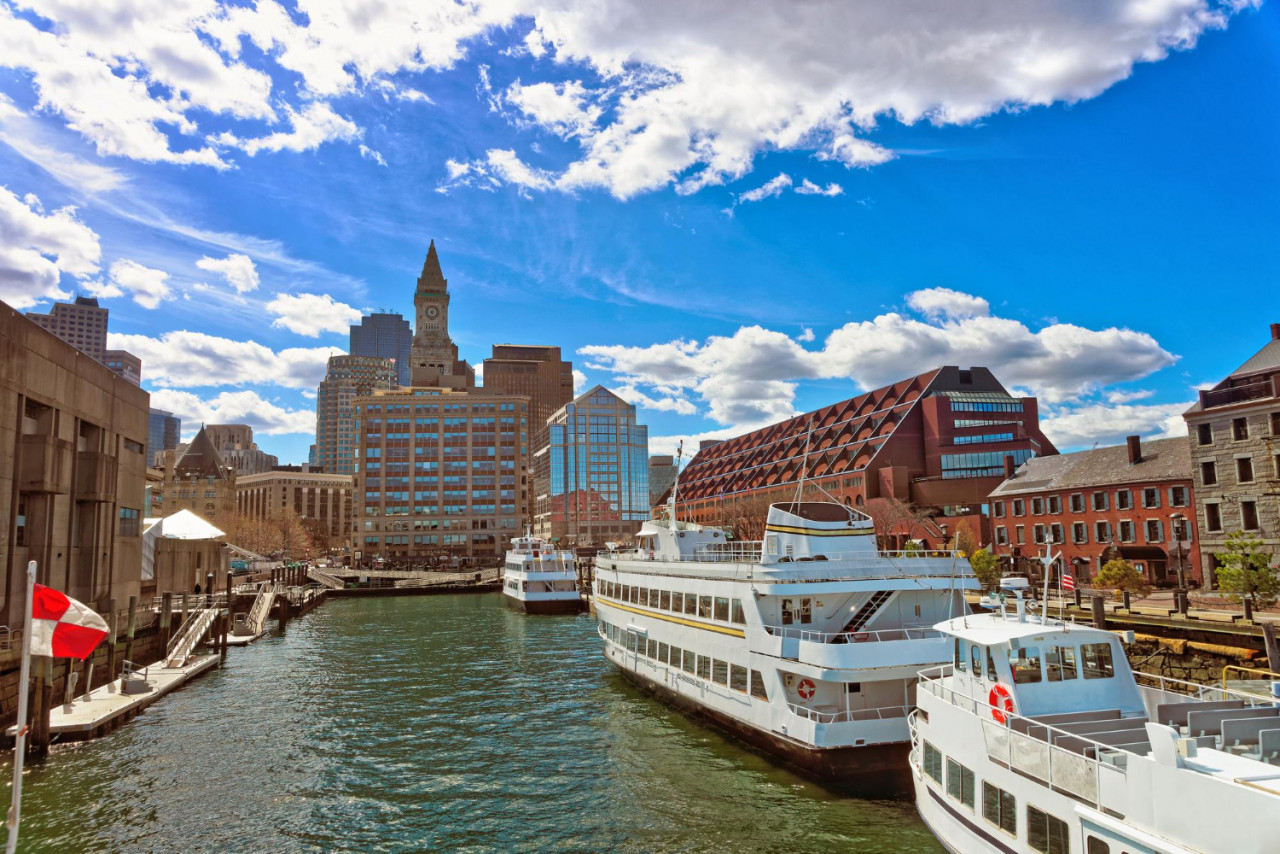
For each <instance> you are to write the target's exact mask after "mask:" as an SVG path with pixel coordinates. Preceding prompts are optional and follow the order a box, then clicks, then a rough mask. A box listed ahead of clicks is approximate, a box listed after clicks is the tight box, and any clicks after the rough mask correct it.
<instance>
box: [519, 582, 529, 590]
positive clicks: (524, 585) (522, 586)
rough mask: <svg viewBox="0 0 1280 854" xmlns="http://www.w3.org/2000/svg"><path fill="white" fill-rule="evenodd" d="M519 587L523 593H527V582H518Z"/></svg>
mask: <svg viewBox="0 0 1280 854" xmlns="http://www.w3.org/2000/svg"><path fill="white" fill-rule="evenodd" d="M520 587H521V589H523V590H524V592H525V593H528V592H529V582H527V581H522V582H520Z"/></svg>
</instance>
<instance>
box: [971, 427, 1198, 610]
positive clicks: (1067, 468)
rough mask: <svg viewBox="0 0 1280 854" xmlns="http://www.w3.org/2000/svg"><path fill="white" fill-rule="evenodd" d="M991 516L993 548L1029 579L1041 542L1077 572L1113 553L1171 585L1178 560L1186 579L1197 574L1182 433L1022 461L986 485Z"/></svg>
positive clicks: (1091, 569) (1090, 572)
mask: <svg viewBox="0 0 1280 854" xmlns="http://www.w3.org/2000/svg"><path fill="white" fill-rule="evenodd" d="M991 523H992V528H993V535H994V547H993V550H994V552H995V553H996V554H998V555H1000V556H1002V557H1004V558H1006V559H1008V560H1009V563H1010V567H1011V568H1012V569H1013V570H1014V571H1018V572H1029V573H1031V574H1032V575H1033V577H1041V576H1040V574H1039V564H1036V563H1032V561H1034V560H1035V558H1036V556H1037V555H1041V554H1043V553H1044V543H1045V542H1046V541H1049V542H1053V543H1057V544H1060V545H1057V546H1055V548H1054V551H1058V552H1061V554H1062V562H1064V563H1066V564H1067V565H1068V566H1070V567H1071V568H1072V572H1073V574H1074V575H1075V576H1076V578H1077V579H1087V578H1091V577H1093V576H1094V575H1096V574H1097V572H1098V570H1099V569H1100V568H1101V567H1102V565H1103V564H1104V563H1106V562H1107V561H1109V560H1111V559H1113V558H1117V557H1118V558H1123V559H1125V560H1128V561H1130V562H1131V563H1133V564H1134V565H1135V566H1137V567H1138V568H1139V569H1141V570H1142V571H1143V572H1144V573H1145V574H1146V576H1147V578H1149V579H1150V580H1151V581H1152V582H1153V583H1155V584H1157V585H1162V586H1175V585H1176V582H1177V577H1178V568H1179V565H1180V564H1181V566H1182V568H1183V570H1184V571H1185V573H1186V578H1187V581H1188V582H1191V583H1194V584H1196V585H1198V584H1200V583H1201V581H1202V578H1203V577H1202V575H1201V572H1200V553H1199V549H1198V548H1196V547H1195V541H1196V539H1197V535H1196V513H1195V498H1194V496H1193V495H1192V489H1191V451H1190V446H1189V445H1188V444H1187V440H1186V439H1183V438H1178V439H1156V440H1155V441H1151V442H1145V443H1143V442H1141V441H1139V439H1138V437H1137V436H1130V437H1129V438H1128V440H1127V441H1126V443H1125V444H1124V445H1114V446H1111V447H1106V448H1095V449H1094V450H1092V451H1080V452H1077V453H1074V454H1060V455H1058V456H1054V457H1038V458H1036V459H1032V460H1028V461H1026V462H1025V463H1023V464H1022V465H1021V466H1020V467H1018V469H1017V471H1016V472H1014V473H1013V476H1012V477H1010V478H1008V479H1006V480H1005V481H1004V483H1002V484H1000V486H999V487H997V488H996V489H995V490H993V491H992V493H991ZM1059 569H1061V566H1059Z"/></svg>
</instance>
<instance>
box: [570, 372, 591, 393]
mask: <svg viewBox="0 0 1280 854" xmlns="http://www.w3.org/2000/svg"><path fill="white" fill-rule="evenodd" d="M588 382H589V380H588V379H587V375H586V374H584V373H583V372H582V371H580V370H578V369H577V368H574V369H573V394H574V396H575V397H576V396H577V395H580V394H582V393H583V392H584V391H586V390H587V389H588V388H589V386H588V385H587V383H588Z"/></svg>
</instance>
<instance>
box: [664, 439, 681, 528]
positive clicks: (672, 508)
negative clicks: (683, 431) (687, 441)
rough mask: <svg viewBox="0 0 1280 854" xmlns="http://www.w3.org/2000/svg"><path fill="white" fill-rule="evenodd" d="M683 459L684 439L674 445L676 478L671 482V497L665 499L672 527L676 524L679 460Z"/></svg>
mask: <svg viewBox="0 0 1280 854" xmlns="http://www.w3.org/2000/svg"><path fill="white" fill-rule="evenodd" d="M682 459H684V439H681V440H680V444H678V445H676V479H675V480H673V481H672V482H671V497H670V498H668V499H667V518H668V519H669V520H670V521H671V526H672V527H673V528H674V527H675V524H676V493H678V492H679V491H680V461H681V460H682Z"/></svg>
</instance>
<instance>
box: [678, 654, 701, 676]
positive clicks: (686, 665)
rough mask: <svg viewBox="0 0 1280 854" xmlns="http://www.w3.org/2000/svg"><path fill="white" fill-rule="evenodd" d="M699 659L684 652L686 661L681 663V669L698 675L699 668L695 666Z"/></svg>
mask: <svg viewBox="0 0 1280 854" xmlns="http://www.w3.org/2000/svg"><path fill="white" fill-rule="evenodd" d="M697 659H698V657H697V656H696V655H694V654H693V653H692V652H689V650H687V649H686V650H685V651H684V661H683V662H681V665H680V669H681V670H683V671H684V672H685V673H696V672H697V668H696V667H695V666H694V665H695V663H696V662H697Z"/></svg>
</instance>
